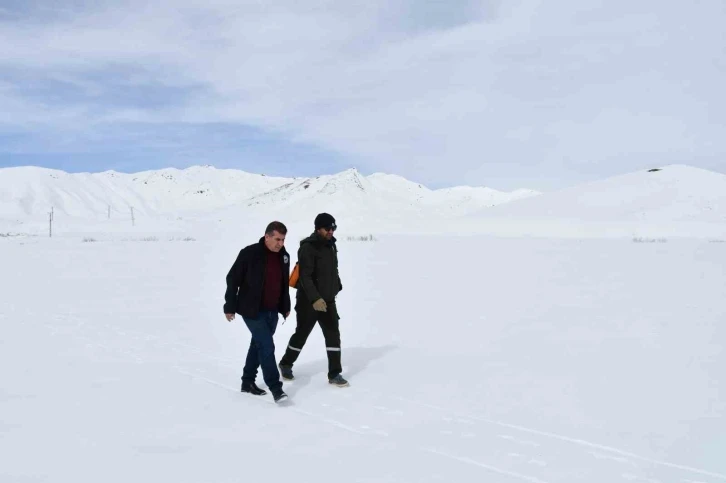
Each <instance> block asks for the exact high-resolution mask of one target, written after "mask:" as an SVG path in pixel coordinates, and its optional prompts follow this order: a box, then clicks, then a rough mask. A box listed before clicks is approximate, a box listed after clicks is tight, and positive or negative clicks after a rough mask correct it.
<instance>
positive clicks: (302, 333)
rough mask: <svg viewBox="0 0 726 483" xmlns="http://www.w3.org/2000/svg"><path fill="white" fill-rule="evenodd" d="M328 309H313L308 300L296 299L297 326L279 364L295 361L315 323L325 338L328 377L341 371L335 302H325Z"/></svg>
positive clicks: (337, 317) (283, 364) (288, 363)
mask: <svg viewBox="0 0 726 483" xmlns="http://www.w3.org/2000/svg"><path fill="white" fill-rule="evenodd" d="M327 305H328V309H327V310H326V311H325V312H319V311H317V310H315V309H314V308H313V306H312V304H310V303H309V302H308V301H306V300H297V303H296V304H295V312H296V314H297V327H296V328H295V333H294V334H292V337H290V342H289V343H288V345H287V350H286V351H285V355H284V356H283V357H282V359H280V365H282V366H290V367H292V365H293V364H294V363H295V361H296V360H297V358H298V356H299V355H300V352H301V351H302V349H303V347H304V346H305V342H306V341H307V340H308V336H309V335H310V333H311V332H312V331H313V327H315V323H316V322H317V323H319V324H320V329H322V331H323V337H324V338H325V350H326V353H327V354H328V378H333V377H335V376H337V375H338V374H340V373H341V372H343V368H342V366H341V363H340V328H339V325H338V321H339V319H340V317H339V316H338V308H337V307H336V305H335V302H334V301H333V302H327Z"/></svg>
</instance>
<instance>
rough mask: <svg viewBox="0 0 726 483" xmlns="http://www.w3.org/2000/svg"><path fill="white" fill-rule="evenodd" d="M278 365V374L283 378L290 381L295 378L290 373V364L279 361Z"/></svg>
mask: <svg viewBox="0 0 726 483" xmlns="http://www.w3.org/2000/svg"><path fill="white" fill-rule="evenodd" d="M278 367H279V368H280V374H281V375H282V378H283V379H284V380H286V381H292V380H294V379H295V376H293V375H292V366H285V365H283V364H282V363H280V364H278Z"/></svg>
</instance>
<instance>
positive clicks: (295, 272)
mask: <svg viewBox="0 0 726 483" xmlns="http://www.w3.org/2000/svg"><path fill="white" fill-rule="evenodd" d="M299 278H300V263H299V262H296V263H295V266H294V267H293V268H292V273H291V274H290V286H291V287H293V288H295V285H297V281H298V279H299Z"/></svg>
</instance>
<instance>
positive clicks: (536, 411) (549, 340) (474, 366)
mask: <svg viewBox="0 0 726 483" xmlns="http://www.w3.org/2000/svg"><path fill="white" fill-rule="evenodd" d="M205 169H207V168H205ZM209 169H211V168H209ZM193 171H194V170H192V172H186V174H185V175H184V176H183V177H182V178H184V179H185V180H186V181H182V180H180V178H179V177H178V176H180V173H177V172H173V173H172V171H162V172H151V173H148V176H147V178H145V180H146V181H149V182H150V183H151V184H152V185H153V186H152V187H149V188H142V186H147V185H145V184H144V183H143V182H141V185H139V184H138V180H137V182H136V183H137V184H136V185H133V184H128V186H131V187H128V186H127V188H123V189H122V188H118V189H117V190H116V191H114V192H116V193H117V194H118V193H121V194H120V195H119V196H120V198H119V199H120V200H121V201H119V203H120V204H119V206H122V205H123V204H124V203H126V201H128V200H129V199H131V198H132V197H133V196H137V197H138V199H139V200H145V201H144V203H143V206H145V207H146V208H148V210H146V209H144V210H139V211H138V212H137V216H136V218H135V219H134V221H133V224H132V221H131V218H130V216H129V215H126V214H122V213H120V212H113V213H112V216H111V218H110V219H109V218H108V217H107V216H104V213H103V209H99V210H96V208H94V207H96V206H97V205H100V203H99V200H101V199H102V197H103V196H106V195H107V194H108V192H109V188H108V187H109V186H112V185H113V186H116V187H118V186H121V184H119V182H118V180H116V181H113V182H111V181H108V180H107V179H106V178H104V176H106V177H109V176H110V177H113V176H112V175H113V173H106V174H96V175H90V174H89V175H77V176H75V175H74V176H75V177H71V176H70V175H68V177H66V178H64V180H62V181H63V183H64V184H62V187H61V188H59V186H60V185H55V184H53V183H51V184H48V182H47V180H46V181H42V182H40V181H38V182H37V183H36V181H37V180H35V178H33V176H34V175H33V176H30V177H29V178H27V177H26V178H23V176H25V175H27V173H32V172H33V170H20V171H17V172H15V175H17V174H18V173H21V175H22V176H21V177H20V178H15V180H16V181H17V182H6V183H3V180H5V181H7V180H8V179H9V178H8V177H7V176H6V175H7V174H8V173H9V171H0V175H2V176H0V191H1V193H0V205H1V206H0V214H1V215H2V216H0V267H1V270H0V293H1V294H2V297H0V482H2V483H5V482H28V481H48V482H73V483H90V482H93V483H96V482H99V481H102V482H104V483H107V482H108V483H111V482H123V483H126V482H131V481H133V482H147V481H148V482H153V483H157V482H159V481H173V482H179V483H181V482H194V483H196V482H226V481H229V482H233V481H234V482H236V481H248V480H258V479H271V480H272V481H301V482H303V481H315V482H325V481H334V482H340V481H346V482H347V481H350V482H393V481H396V482H402V481H405V482H428V481H442V482H450V481H455V482H457V483H463V482H469V481H471V482H481V481H487V482H488V481H491V482H507V481H512V482H515V481H528V482H535V483H539V482H550V483H554V482H558V483H559V482H563V483H568V482H587V483H612V482H614V481H621V480H625V481H635V482H648V483H657V482H663V483H666V482H684V483H688V482H703V483H716V482H724V481H726V457H725V456H724V455H726V398H724V389H723V388H724V387H725V384H726V370H724V367H726V353H725V352H724V345H726V325H725V323H724V322H725V321H726V269H725V267H726V176H724V175H722V174H718V173H713V172H708V171H703V170H696V169H694V168H690V167H687V166H669V167H665V168H664V169H663V170H661V171H655V172H648V171H644V172H638V173H631V174H627V175H623V176H620V177H615V178H611V179H608V180H602V181H599V182H595V183H589V184H587V185H583V186H579V187H572V188H568V189H566V190H562V191H559V192H555V193H544V194H537V195H536V196H534V198H532V194H531V193H527V192H518V194H517V196H520V197H525V198H529V199H519V200H512V199H509V200H507V199H504V198H501V197H499V198H497V197H494V198H497V199H496V200H495V203H496V204H498V206H495V207H491V208H487V209H485V210H481V211H478V210H476V209H474V208H475V207H476V206H480V207H481V206H484V205H485V204H486V203H487V202H488V201H487V200H489V201H491V199H494V198H492V196H494V194H493V193H490V192H488V191H486V189H485V188H481V189H477V190H474V191H472V189H469V188H466V187H460V188H456V189H451V190H433V191H432V190H428V189H427V188H425V187H422V186H419V185H416V184H415V183H411V182H409V181H407V180H405V179H403V178H399V177H395V176H389V175H385V174H380V173H379V174H375V175H371V176H368V177H362V176H360V174H359V173H357V172H356V171H355V170H348V171H346V172H343V173H339V174H337V175H330V176H327V177H323V176H321V177H320V178H316V179H309V180H304V179H298V180H296V181H295V180H293V181H291V180H290V179H283V178H280V179H277V180H264V179H263V178H264V177H256V178H250V179H252V181H250V180H249V179H248V180H247V181H240V180H238V182H239V183H242V184H244V183H248V182H249V183H252V184H250V186H252V187H253V188H254V189H252V188H251V189H252V191H254V190H257V191H256V192H255V193H256V194H254V195H253V196H250V197H243V196H242V195H239V194H238V193H236V188H235V186H237V185H236V184H235V183H237V182H233V183H232V185H229V186H228V185H225V184H224V183H223V182H221V181H219V178H217V177H216V175H213V172H212V171H210V172H206V174H203V175H202V174H200V175H199V176H202V177H203V176H210V177H211V178H210V181H209V183H210V187H209V190H210V192H208V193H207V194H208V195H209V198H208V200H209V202H208V203H207V204H204V203H201V204H198V205H195V204H194V203H193V202H192V201H190V200H189V199H187V198H186V196H187V195H185V194H183V193H189V190H190V189H193V188H194V187H195V186H196V184H195V183H197V181H198V180H197V179H196V178H195V177H194V176H195V173H194V172H193ZM22 173H25V174H22ZM40 173H41V175H42V176H43V177H44V176H46V175H48V173H47V172H45V171H40ZM170 173H172V174H174V176H172V178H168V177H165V176H164V174H166V175H169V176H171V175H170ZM210 173H212V174H210ZM58 176H59V177H60V176H61V175H58ZM239 176H243V175H239ZM250 176H252V175H250ZM212 178H214V179H217V180H218V181H215V182H214V183H213V182H212ZM104 179H106V181H104V182H105V183H106V184H105V185H103V186H106V188H103V187H99V186H101V184H102V183H101V182H100V181H99V180H104ZM23 180H24V181H23ZM29 180H30V181H29ZM132 182H133V180H126V181H124V183H132ZM268 182H269V183H272V185H274V186H275V187H273V188H271V189H268V188H269V186H266V185H265V183H268ZM99 183H101V184H99ZM114 183H115V184H114ZM185 183H186V184H185ZM174 184H179V187H178V188H175V189H177V191H174V189H172V186H173V185H174ZM182 185H183V186H182ZM305 185H307V187H305ZM225 186H226V187H225ZM255 187H256V188H255ZM144 190H147V191H144ZM165 192H166V194H164V193H165ZM212 192H213V193H215V194H214V196H212V194H210V193H212ZM179 193H182V194H179ZM220 193H222V195H220V196H217V195H219V194H220ZM224 193H226V194H224ZM447 193H448V194H447ZM192 194H194V193H192ZM132 195H133V196H132ZM197 195H199V196H207V195H205V194H199V193H197ZM462 195H463V196H464V198H462V197H461V196H462ZM190 196H191V195H190ZM195 196H196V195H195ZM449 196H452V197H449ZM497 196H498V195H497ZM54 197H56V198H54ZM58 197H59V198H58ZM490 198H491V199H490ZM51 199H60V200H62V201H64V203H62V204H59V205H58V206H57V209H56V210H55V212H54V213H55V214H54V221H53V226H54V232H53V237H52V238H51V237H48V232H47V221H45V220H44V219H43V218H44V216H45V215H44V214H43V213H37V212H38V211H39V210H41V211H42V210H44V209H45V205H46V204H47V202H48V201H49V200H51ZM174 200H176V201H174ZM437 200H438V201H437ZM442 200H446V201H445V202H442ZM455 200H458V201H455ZM175 203H178V204H175ZM190 206H192V207H194V208H195V209H194V210H191V211H190V210H189V209H188V208H189V207H190ZM101 208H103V207H101ZM26 209H27V210H29V211H28V213H27V214H24V213H25V212H24V210H26ZM119 209H120V208H119ZM94 210H96V211H94ZM318 211H329V212H331V213H333V214H334V215H335V216H336V218H337V221H338V225H339V227H340V230H339V232H338V233H337V236H338V238H339V248H340V261H341V274H342V278H343V284H344V290H343V292H342V293H341V295H340V297H339V305H340V312H341V315H342V320H341V330H342V343H343V366H344V370H345V374H344V375H345V376H346V377H347V378H349V380H350V381H351V386H350V387H348V388H345V389H338V388H333V387H331V386H329V385H328V384H327V381H326V378H325V373H326V357H325V350H324V345H323V338H322V334H321V333H320V331H317V330H316V331H315V332H314V333H313V334H312V335H311V337H310V339H309V342H308V344H307V346H306V348H305V350H304V351H303V353H302V355H301V358H300V360H299V362H298V364H297V365H296V366H295V373H296V376H297V379H296V381H294V382H292V383H286V384H285V389H286V391H287V392H288V394H289V395H290V396H291V398H290V401H289V402H288V403H287V404H285V405H284V406H283V405H275V404H274V403H273V402H272V398H271V396H269V395H268V396H266V397H262V398H255V397H253V396H248V395H244V394H241V393H240V392H239V383H240V376H241V371H242V366H243V364H244V359H245V355H246V351H247V347H248V344H249V340H250V337H249V332H248V330H247V329H246V327H245V325H244V323H243V322H242V321H241V320H240V319H239V318H237V319H236V320H235V321H233V322H232V323H229V322H227V321H226V320H225V318H224V315H223V313H222V304H223V295H224V290H225V276H226V274H227V271H228V270H229V267H230V265H231V264H232V262H233V261H234V259H235V257H236V255H237V253H238V251H239V250H240V248H242V247H243V246H244V245H247V244H249V243H253V242H255V241H256V240H257V239H258V238H259V237H260V236H261V235H262V232H263V230H264V227H265V225H266V223H267V222H269V221H271V220H272V219H279V220H282V221H283V222H285V223H286V224H287V225H288V227H289V229H290V232H289V233H288V244H287V245H288V250H289V251H290V252H291V253H292V255H293V261H294V260H295V259H296V248H297V244H298V241H299V240H300V239H301V238H303V237H305V236H306V235H308V234H309V233H310V231H311V230H312V219H313V218H314V216H315V214H316V213H317V212H318ZM124 216H125V217H124ZM46 219H47V218H46ZM367 235H373V237H374V238H373V240H372V241H361V240H360V237H362V236H367ZM291 292H292V293H293V296H294V291H291ZM280 322H282V320H281V321H280ZM294 324H295V321H294V313H293V316H292V318H291V319H289V320H288V321H287V322H286V323H285V324H284V325H282V324H281V325H279V326H278V331H277V334H276V343H277V355H278V359H279V357H280V356H281V355H282V353H283V352H284V349H285V346H286V344H287V341H288V339H289V337H290V335H291V334H292V333H293V331H294ZM258 383H259V384H260V385H261V386H264V382H263V380H262V375H261V374H260V375H259V376H258Z"/></svg>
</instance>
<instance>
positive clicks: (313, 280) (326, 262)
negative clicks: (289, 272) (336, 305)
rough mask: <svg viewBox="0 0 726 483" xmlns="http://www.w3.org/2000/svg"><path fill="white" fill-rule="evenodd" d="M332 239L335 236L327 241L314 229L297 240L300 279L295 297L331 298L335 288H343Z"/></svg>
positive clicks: (334, 294) (334, 240)
mask: <svg viewBox="0 0 726 483" xmlns="http://www.w3.org/2000/svg"><path fill="white" fill-rule="evenodd" d="M335 242H336V239H335V237H333V238H331V239H330V241H328V240H326V239H325V238H323V237H322V236H320V235H318V234H317V233H313V234H312V235H310V236H309V237H307V238H305V239H304V240H302V241H301V242H300V248H299V249H298V251H297V258H298V263H299V264H300V279H299V280H298V283H297V286H296V288H297V289H298V291H297V298H298V299H302V300H306V301H308V302H310V303H313V302H315V301H316V300H317V299H319V298H322V299H323V300H325V301H326V302H332V301H334V300H335V296H336V295H338V292H340V291H341V290H343V284H342V282H341V281H340V274H339V272H338V248H337V246H336V245H335Z"/></svg>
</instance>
